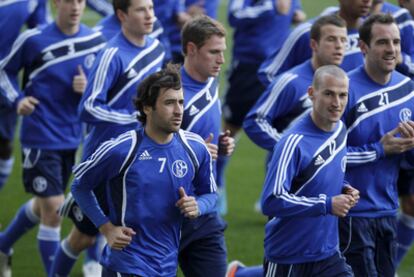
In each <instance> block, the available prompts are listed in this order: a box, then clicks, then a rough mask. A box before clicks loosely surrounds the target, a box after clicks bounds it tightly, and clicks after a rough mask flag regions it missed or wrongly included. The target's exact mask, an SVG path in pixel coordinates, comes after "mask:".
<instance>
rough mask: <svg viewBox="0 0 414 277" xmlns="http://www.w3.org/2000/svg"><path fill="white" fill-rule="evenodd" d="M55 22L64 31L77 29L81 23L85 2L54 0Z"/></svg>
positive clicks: (79, 0)
mask: <svg viewBox="0 0 414 277" xmlns="http://www.w3.org/2000/svg"><path fill="white" fill-rule="evenodd" d="M55 3H56V11H57V18H56V21H57V23H58V25H59V27H61V28H63V29H64V30H63V31H65V30H67V29H71V28H74V27H76V28H77V27H78V26H79V24H80V21H81V17H82V14H83V10H84V9H85V0H56V1H55Z"/></svg>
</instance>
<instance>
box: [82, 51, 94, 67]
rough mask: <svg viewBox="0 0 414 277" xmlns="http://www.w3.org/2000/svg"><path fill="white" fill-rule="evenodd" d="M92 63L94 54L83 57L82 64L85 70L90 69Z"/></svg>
mask: <svg viewBox="0 0 414 277" xmlns="http://www.w3.org/2000/svg"><path fill="white" fill-rule="evenodd" d="M94 61H95V54H89V55H87V56H86V57H85V60H84V61H83V64H84V65H85V67H86V68H91V67H92V65H93V62H94Z"/></svg>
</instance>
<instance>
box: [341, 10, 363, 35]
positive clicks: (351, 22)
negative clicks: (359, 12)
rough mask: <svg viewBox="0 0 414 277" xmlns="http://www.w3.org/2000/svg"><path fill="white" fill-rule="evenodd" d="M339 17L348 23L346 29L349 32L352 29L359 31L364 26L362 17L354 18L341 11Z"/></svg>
mask: <svg viewBox="0 0 414 277" xmlns="http://www.w3.org/2000/svg"><path fill="white" fill-rule="evenodd" d="M338 15H339V16H340V17H341V18H342V19H343V20H345V22H346V28H347V29H348V30H352V29H358V28H359V26H360V25H361V24H362V18H361V17H357V18H355V17H353V16H350V15H348V14H345V13H344V12H343V11H341V10H339V12H338Z"/></svg>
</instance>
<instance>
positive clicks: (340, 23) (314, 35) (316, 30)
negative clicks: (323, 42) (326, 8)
mask: <svg viewBox="0 0 414 277" xmlns="http://www.w3.org/2000/svg"><path fill="white" fill-rule="evenodd" d="M326 25H334V26H336V27H340V28H346V22H345V20H343V19H342V18H340V17H339V16H337V15H336V14H331V15H325V16H321V17H319V18H318V19H317V20H316V21H315V22H314V23H313V24H312V27H311V30H310V38H311V39H313V40H315V41H319V40H320V39H321V36H322V33H321V30H322V27H324V26H326Z"/></svg>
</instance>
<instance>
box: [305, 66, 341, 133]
mask: <svg viewBox="0 0 414 277" xmlns="http://www.w3.org/2000/svg"><path fill="white" fill-rule="evenodd" d="M308 94H309V97H310V99H311V100H312V102H313V110H312V118H313V120H314V122H315V124H316V125H317V126H318V127H319V128H321V129H322V130H325V131H331V130H333V129H334V128H335V124H336V123H337V122H338V121H339V120H340V119H341V117H342V114H343V113H344V109H345V106H346V104H347V102H348V80H347V79H342V78H338V77H336V76H332V75H329V74H327V75H324V76H322V80H321V81H320V84H319V87H318V89H314V88H312V87H310V88H309V90H308Z"/></svg>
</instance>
